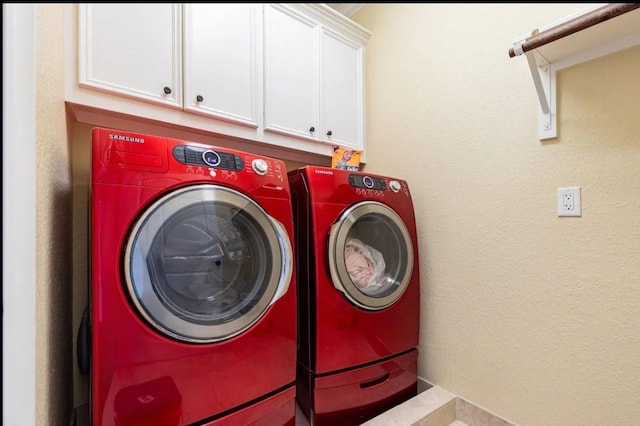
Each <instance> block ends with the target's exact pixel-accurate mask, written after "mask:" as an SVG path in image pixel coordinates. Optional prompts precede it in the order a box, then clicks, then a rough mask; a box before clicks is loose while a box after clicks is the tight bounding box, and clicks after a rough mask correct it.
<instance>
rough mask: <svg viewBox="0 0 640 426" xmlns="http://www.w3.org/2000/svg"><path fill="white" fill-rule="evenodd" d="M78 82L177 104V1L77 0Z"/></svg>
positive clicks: (179, 90)
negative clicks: (118, 0)
mask: <svg viewBox="0 0 640 426" xmlns="http://www.w3.org/2000/svg"><path fill="white" fill-rule="evenodd" d="M78 10H79V12H78V13H79V26H78V28H79V32H78V55H79V64H78V66H79V69H78V76H79V84H80V85H81V86H85V87H91V88H94V89H98V90H103V91H107V92H110V93H114V94H118V95H124V96H128V97H132V98H136V99H141V100H144V101H148V102H153V103H160V104H163V105H165V106H171V107H177V108H181V101H182V72H181V69H182V62H181V58H182V48H181V19H182V18H181V6H180V5H179V4H170V3H166V4H165V3H149V4H137V3H136V4H133V3H81V4H79V9H78Z"/></svg>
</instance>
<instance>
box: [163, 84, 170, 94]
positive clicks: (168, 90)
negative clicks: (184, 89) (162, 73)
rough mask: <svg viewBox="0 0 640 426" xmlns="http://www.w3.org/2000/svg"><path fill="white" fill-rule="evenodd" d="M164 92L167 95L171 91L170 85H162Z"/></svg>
mask: <svg viewBox="0 0 640 426" xmlns="http://www.w3.org/2000/svg"><path fill="white" fill-rule="evenodd" d="M164 93H166V94H167V95H168V94H170V93H171V87H167V86H165V87H164Z"/></svg>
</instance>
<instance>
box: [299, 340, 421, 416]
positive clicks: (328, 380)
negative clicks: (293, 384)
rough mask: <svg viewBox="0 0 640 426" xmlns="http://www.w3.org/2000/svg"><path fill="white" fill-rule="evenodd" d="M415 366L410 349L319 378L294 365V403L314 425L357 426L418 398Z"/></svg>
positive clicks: (415, 358)
mask: <svg viewBox="0 0 640 426" xmlns="http://www.w3.org/2000/svg"><path fill="white" fill-rule="evenodd" d="M417 362H418V351H417V350H416V349H413V350H411V351H409V352H406V353H403V354H401V355H397V356H395V357H392V358H387V359H384V360H382V361H379V362H376V363H374V364H370V365H367V366H364V367H359V368H354V369H351V370H347V371H340V372H337V373H332V374H325V375H322V376H318V375H316V374H314V373H313V372H311V371H308V370H307V369H306V368H305V367H304V366H302V365H301V364H298V378H297V399H298V403H299V405H300V408H301V409H302V411H303V412H304V414H305V415H306V416H307V417H308V418H309V420H310V421H311V422H312V424H314V425H317V426H322V425H332V426H334V425H340V426H349V425H354V426H356V425H360V424H362V423H364V422H366V421H367V420H370V419H372V418H373V417H375V416H377V415H379V414H381V413H383V412H385V411H387V410H389V409H391V408H393V407H394V406H396V405H398V404H400V403H402V402H404V401H406V400H408V399H410V398H413V397H414V396H416V395H417V394H418V377H417V368H418V366H417Z"/></svg>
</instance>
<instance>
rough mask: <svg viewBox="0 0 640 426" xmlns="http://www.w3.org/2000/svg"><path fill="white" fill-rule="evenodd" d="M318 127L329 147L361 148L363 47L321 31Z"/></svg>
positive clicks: (362, 125) (362, 126)
mask: <svg viewBox="0 0 640 426" xmlns="http://www.w3.org/2000/svg"><path fill="white" fill-rule="evenodd" d="M321 45H322V55H321V59H322V72H321V78H322V86H321V90H320V93H322V110H321V112H322V115H321V119H320V122H321V123H322V128H321V130H320V136H321V137H322V139H323V140H325V141H327V142H331V143H332V144H333V145H340V146H344V147H350V148H354V149H358V150H362V149H364V106H363V72H362V57H363V54H362V49H363V47H362V46H360V45H358V44H356V43H354V42H352V41H349V40H347V39H345V38H344V37H341V36H340V35H339V34H336V33H334V32H332V31H329V30H326V29H324V30H323V31H322V43H321Z"/></svg>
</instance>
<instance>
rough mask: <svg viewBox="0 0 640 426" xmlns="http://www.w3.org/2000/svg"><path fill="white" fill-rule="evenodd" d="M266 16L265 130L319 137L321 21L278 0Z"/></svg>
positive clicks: (269, 5) (266, 12) (266, 11)
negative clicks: (312, 18) (309, 17)
mask: <svg viewBox="0 0 640 426" xmlns="http://www.w3.org/2000/svg"><path fill="white" fill-rule="evenodd" d="M264 20H265V35H264V46H265V68H264V79H265V95H264V99H265V110H264V116H265V130H271V131H275V132H282V133H286V134H291V135H294V136H299V137H308V138H312V139H317V136H316V135H317V134H319V130H320V129H319V123H318V122H319V110H318V106H319V94H318V91H319V87H318V73H319V68H318V67H319V61H318V54H317V52H318V37H317V29H318V25H317V24H316V23H315V22H313V21H311V20H310V19H308V18H305V17H304V16H302V15H300V14H299V13H296V12H295V11H293V10H291V9H289V8H286V7H284V6H280V5H278V4H268V5H266V6H265V10H264Z"/></svg>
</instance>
